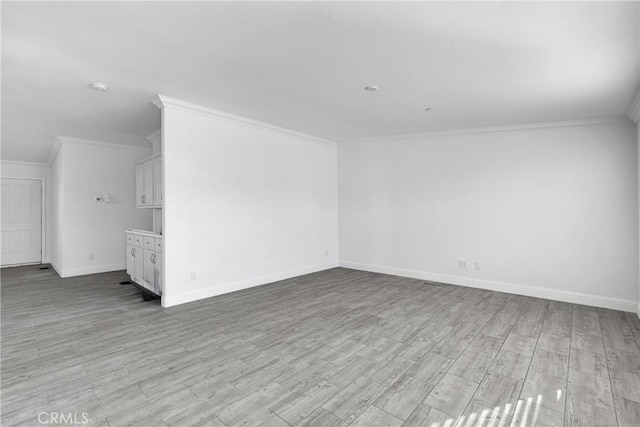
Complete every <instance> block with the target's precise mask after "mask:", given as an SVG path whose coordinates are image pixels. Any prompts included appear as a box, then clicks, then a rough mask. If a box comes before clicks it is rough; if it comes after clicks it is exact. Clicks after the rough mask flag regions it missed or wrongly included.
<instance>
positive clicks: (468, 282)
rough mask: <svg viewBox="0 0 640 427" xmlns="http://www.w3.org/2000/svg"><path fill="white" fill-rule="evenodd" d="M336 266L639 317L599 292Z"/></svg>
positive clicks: (637, 306)
mask: <svg viewBox="0 0 640 427" xmlns="http://www.w3.org/2000/svg"><path fill="white" fill-rule="evenodd" d="M340 266H341V267H345V268H351V269H354V270H363V271H370V272H372V273H383V274H391V275H394V276H402V277H410V278H413V279H420V280H430V281H433V282H440V283H448V284H451V285H459V286H467V287H470V288H479V289H486V290H489V291H498V292H506V293H509V294H518V295H524V296H529V297H535V298H544V299H549V300H554V301H563V302H570V303H573V304H581V305H589V306H593V307H602V308H610V309H613V310H620V311H628V312H632V313H633V312H634V311H637V312H638V313H639V316H640V303H638V302H636V301H633V300H627V299H621V298H613V297H606V296H600V295H591V294H583V293H580V292H572V291H562V290H557V289H549V288H540V287H537V286H528V285H517V284H513V283H506V282H496V281H492V280H484V279H474V278H470V277H462V276H453V275H449V274H440V273H432V272H429V271H418V270H408V269H403V268H395V267H389V266H382V265H371V264H363V263H359V262H352V261H340Z"/></svg>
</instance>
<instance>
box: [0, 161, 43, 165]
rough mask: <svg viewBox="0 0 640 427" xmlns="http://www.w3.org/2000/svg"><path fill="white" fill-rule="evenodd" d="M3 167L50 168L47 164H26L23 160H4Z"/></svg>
mask: <svg viewBox="0 0 640 427" xmlns="http://www.w3.org/2000/svg"><path fill="white" fill-rule="evenodd" d="M0 163H2V164H3V165H16V166H39V167H47V166H49V165H48V163H46V162H25V161H22V160H2V161H0Z"/></svg>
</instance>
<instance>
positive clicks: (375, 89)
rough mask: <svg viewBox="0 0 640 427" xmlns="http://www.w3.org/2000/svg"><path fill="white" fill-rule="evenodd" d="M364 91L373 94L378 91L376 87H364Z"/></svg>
mask: <svg viewBox="0 0 640 427" xmlns="http://www.w3.org/2000/svg"><path fill="white" fill-rule="evenodd" d="M364 90H366V91H367V92H375V91H377V90H378V86H366V87H365V88H364Z"/></svg>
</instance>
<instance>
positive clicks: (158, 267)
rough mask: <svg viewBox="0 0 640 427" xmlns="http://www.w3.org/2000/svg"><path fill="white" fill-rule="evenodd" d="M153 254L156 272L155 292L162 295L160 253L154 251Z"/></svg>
mask: <svg viewBox="0 0 640 427" xmlns="http://www.w3.org/2000/svg"><path fill="white" fill-rule="evenodd" d="M155 254H156V255H155V256H154V257H153V267H154V269H155V273H156V275H155V279H156V283H155V284H156V294H158V295H162V254H161V253H159V252H156V253H155Z"/></svg>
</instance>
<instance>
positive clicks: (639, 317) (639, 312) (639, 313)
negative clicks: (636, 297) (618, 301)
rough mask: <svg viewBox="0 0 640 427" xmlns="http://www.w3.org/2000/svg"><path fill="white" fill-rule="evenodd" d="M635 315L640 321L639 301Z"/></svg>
mask: <svg viewBox="0 0 640 427" xmlns="http://www.w3.org/2000/svg"><path fill="white" fill-rule="evenodd" d="M636 314H637V315H638V319H640V301H638V306H637V307H636Z"/></svg>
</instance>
